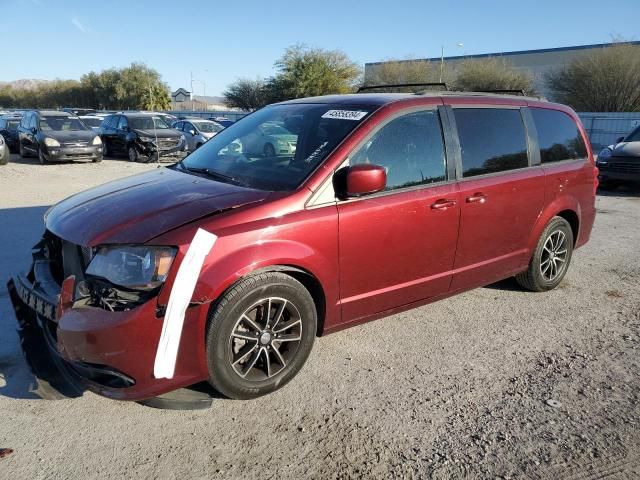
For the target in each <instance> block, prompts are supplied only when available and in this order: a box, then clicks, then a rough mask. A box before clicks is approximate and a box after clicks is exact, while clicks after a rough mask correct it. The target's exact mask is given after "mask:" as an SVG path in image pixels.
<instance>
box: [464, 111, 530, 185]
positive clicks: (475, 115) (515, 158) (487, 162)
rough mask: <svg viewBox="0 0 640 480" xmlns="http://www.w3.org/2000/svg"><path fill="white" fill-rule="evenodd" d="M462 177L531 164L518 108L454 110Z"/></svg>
mask: <svg viewBox="0 0 640 480" xmlns="http://www.w3.org/2000/svg"><path fill="white" fill-rule="evenodd" d="M454 115H455V120H456V125H457V127H458V137H459V138H460V148H461V151H462V177H463V178H464V177H474V176H477V175H486V174H489V173H497V172H503V171H507V170H514V169H516V168H524V167H527V166H528V165H529V160H528V157H527V139H526V134H525V130H524V122H523V121H522V115H521V114H520V110H519V109H505V108H456V109H454Z"/></svg>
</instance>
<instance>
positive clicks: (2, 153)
mask: <svg viewBox="0 0 640 480" xmlns="http://www.w3.org/2000/svg"><path fill="white" fill-rule="evenodd" d="M9 155H11V153H10V152H9V146H8V145H7V142H5V141H4V137H3V136H2V135H0V165H6V164H7V163H9Z"/></svg>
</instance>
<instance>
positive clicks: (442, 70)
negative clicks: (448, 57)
mask: <svg viewBox="0 0 640 480" xmlns="http://www.w3.org/2000/svg"><path fill="white" fill-rule="evenodd" d="M456 47H460V48H463V47H464V43H456ZM443 72H444V45H441V48H440V83H442V74H443Z"/></svg>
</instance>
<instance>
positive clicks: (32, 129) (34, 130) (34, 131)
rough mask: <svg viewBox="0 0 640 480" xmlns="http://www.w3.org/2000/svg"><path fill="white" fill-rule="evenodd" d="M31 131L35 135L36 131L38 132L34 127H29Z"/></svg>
mask: <svg viewBox="0 0 640 480" xmlns="http://www.w3.org/2000/svg"><path fill="white" fill-rule="evenodd" d="M31 133H33V134H34V135H35V134H36V133H38V129H37V128H36V127H31Z"/></svg>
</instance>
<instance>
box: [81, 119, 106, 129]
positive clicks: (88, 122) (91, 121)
mask: <svg viewBox="0 0 640 480" xmlns="http://www.w3.org/2000/svg"><path fill="white" fill-rule="evenodd" d="M82 123H84V124H85V125H86V126H87V127H99V126H100V125H101V124H102V119H101V118H83V119H82Z"/></svg>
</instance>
